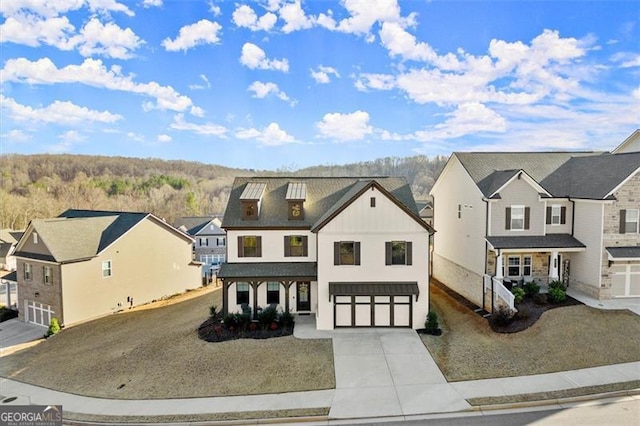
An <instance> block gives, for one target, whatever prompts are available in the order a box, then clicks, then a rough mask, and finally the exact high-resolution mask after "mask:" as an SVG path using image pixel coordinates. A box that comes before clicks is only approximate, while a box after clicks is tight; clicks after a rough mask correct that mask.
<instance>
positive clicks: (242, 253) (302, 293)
mask: <svg viewBox="0 0 640 426" xmlns="http://www.w3.org/2000/svg"><path fill="white" fill-rule="evenodd" d="M222 227H223V228H224V229H225V230H226V232H227V263H225V264H223V265H222V267H221V269H220V273H219V275H218V277H219V278H220V279H222V280H223V310H224V311H225V312H238V311H241V310H242V311H247V312H249V311H252V312H253V313H254V314H255V312H256V310H257V308H258V307H266V306H269V305H273V306H276V307H278V308H279V309H281V310H290V311H291V312H296V313H307V314H315V319H316V327H317V328H318V329H333V328H335V327H411V328H421V327H423V326H424V321H425V318H426V315H427V312H428V309H429V235H430V234H432V233H433V229H432V228H431V227H430V226H429V225H428V224H426V223H425V222H424V221H423V220H422V219H421V218H420V216H419V215H418V209H417V207H416V203H415V201H414V199H413V195H412V193H411V189H410V187H409V185H408V183H407V181H406V180H405V179H402V178H384V177H376V178H361V179H358V178H307V177H290V178H289V177H279V178H272V177H267V178H260V177H254V178H236V180H235V181H234V184H233V188H232V190H231V194H230V197H229V203H228V204H227V209H226V211H225V214H224V219H223V221H222Z"/></svg>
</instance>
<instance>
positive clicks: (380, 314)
mask: <svg viewBox="0 0 640 426" xmlns="http://www.w3.org/2000/svg"><path fill="white" fill-rule="evenodd" d="M375 316H376V317H375V320H376V327H389V326H390V325H391V306H389V305H388V304H387V305H376V306H375Z"/></svg>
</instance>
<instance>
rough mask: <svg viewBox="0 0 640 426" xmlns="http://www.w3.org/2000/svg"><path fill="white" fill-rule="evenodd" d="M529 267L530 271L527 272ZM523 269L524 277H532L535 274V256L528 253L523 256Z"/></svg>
mask: <svg viewBox="0 0 640 426" xmlns="http://www.w3.org/2000/svg"><path fill="white" fill-rule="evenodd" d="M527 261H528V262H527ZM527 268H528V269H529V273H527ZM521 271H522V276H524V277H530V276H531V275H532V274H533V257H532V256H531V255H529V254H527V255H524V256H523V259H522V269H521Z"/></svg>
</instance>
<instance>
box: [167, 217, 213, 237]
mask: <svg viewBox="0 0 640 426" xmlns="http://www.w3.org/2000/svg"><path fill="white" fill-rule="evenodd" d="M213 219H214V216H198V217H195V216H193V217H181V218H179V219H177V220H176V221H175V223H174V224H173V226H175V227H176V228H178V229H179V228H180V227H181V226H184V228H185V229H186V232H187V234H189V235H191V236H194V235H196V234H197V233H198V232H200V231H202V228H204V227H205V226H207V225H209V223H210V222H211V221H212V220H213ZM211 225H212V226H213V229H211V230H208V231H207V232H205V234H207V235H224V234H225V232H224V231H223V230H222V229H220V228H219V227H218V225H216V224H215V223H211Z"/></svg>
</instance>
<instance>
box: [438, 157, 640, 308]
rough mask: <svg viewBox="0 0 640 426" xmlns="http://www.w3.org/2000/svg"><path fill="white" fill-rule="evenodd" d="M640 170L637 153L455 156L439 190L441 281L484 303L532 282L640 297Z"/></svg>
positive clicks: (600, 295) (600, 294)
mask: <svg viewBox="0 0 640 426" xmlns="http://www.w3.org/2000/svg"><path fill="white" fill-rule="evenodd" d="M639 170H640V153H637V152H636V153H624V154H608V153H605V154H602V153H594V152H582V153H578V152H546V153H454V154H452V155H451V157H450V158H449V161H448V162H447V164H446V166H445V168H444V169H443V171H442V173H441V174H440V176H439V177H438V179H437V181H436V183H435V185H434V187H433V188H432V191H431V194H432V195H433V198H434V226H436V227H437V228H438V229H439V231H440V232H439V233H438V234H436V235H435V242H434V244H435V248H434V258H433V262H434V265H433V274H434V277H435V278H436V279H438V280H440V281H441V282H443V283H444V284H446V285H447V286H449V287H450V288H452V289H453V290H455V291H456V292H458V293H460V294H461V295H463V296H464V297H466V298H467V299H469V300H470V301H472V302H474V303H476V304H477V305H478V306H483V307H485V309H486V308H487V303H486V302H485V297H486V293H487V292H491V291H493V292H495V291H496V290H499V291H502V290H504V288H503V287H502V286H501V285H502V284H503V283H511V282H515V283H522V282H523V281H530V280H533V279H535V280H537V281H538V282H539V283H541V284H543V285H544V284H546V283H548V282H549V281H552V280H563V281H565V282H566V283H568V284H569V285H570V286H571V287H572V288H575V289H577V290H579V291H582V292H585V293H587V294H589V295H591V296H593V297H596V298H599V299H606V298H610V297H622V296H640V234H639V233H638V209H639V208H640V173H639ZM487 277H494V278H495V279H494V280H487ZM494 284H495V285H494Z"/></svg>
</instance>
